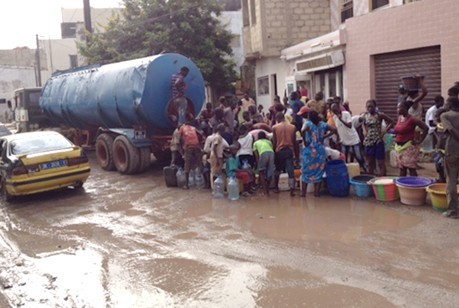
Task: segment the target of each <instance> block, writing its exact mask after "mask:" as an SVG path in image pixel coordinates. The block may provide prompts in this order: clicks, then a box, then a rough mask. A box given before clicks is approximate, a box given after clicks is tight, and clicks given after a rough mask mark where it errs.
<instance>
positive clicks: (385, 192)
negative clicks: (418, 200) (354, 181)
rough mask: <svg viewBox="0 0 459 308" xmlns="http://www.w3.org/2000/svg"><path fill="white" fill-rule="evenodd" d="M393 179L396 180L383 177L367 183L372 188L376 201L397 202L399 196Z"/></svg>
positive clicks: (393, 177)
mask: <svg viewBox="0 0 459 308" xmlns="http://www.w3.org/2000/svg"><path fill="white" fill-rule="evenodd" d="M395 179H397V177H395V176H392V177H391V176H383V177H377V178H374V179H372V180H370V181H368V184H369V185H371V186H372V188H373V192H374V194H375V197H376V200H378V201H386V202H389V201H395V200H398V198H399V194H398V189H397V186H396V185H395V181H394V180H395Z"/></svg>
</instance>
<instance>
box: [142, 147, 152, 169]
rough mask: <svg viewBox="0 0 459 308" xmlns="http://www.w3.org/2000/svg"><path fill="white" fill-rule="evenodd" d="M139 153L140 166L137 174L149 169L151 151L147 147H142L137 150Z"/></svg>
mask: <svg viewBox="0 0 459 308" xmlns="http://www.w3.org/2000/svg"><path fill="white" fill-rule="evenodd" d="M139 153H140V166H139V173H140V172H144V171H145V170H147V169H148V167H150V164H151V150H150V148H149V147H144V148H140V149H139Z"/></svg>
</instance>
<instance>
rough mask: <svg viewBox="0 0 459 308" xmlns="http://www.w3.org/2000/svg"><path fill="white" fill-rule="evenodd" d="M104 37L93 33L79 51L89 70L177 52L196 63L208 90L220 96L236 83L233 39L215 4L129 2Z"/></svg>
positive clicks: (156, 0)
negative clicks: (89, 65)
mask: <svg viewBox="0 0 459 308" xmlns="http://www.w3.org/2000/svg"><path fill="white" fill-rule="evenodd" d="M123 2H124V8H123V9H122V10H121V16H114V17H112V19H111V20H110V22H109V23H108V25H107V26H106V27H105V32H103V33H87V34H86V35H87V36H88V37H87V40H86V43H82V44H79V45H78V48H79V51H80V53H81V54H82V55H83V56H85V57H86V58H87V59H88V62H89V64H94V63H111V62H118V61H124V60H129V59H134V58H138V57H145V56H149V55H154V54H159V53H161V52H176V53H180V54H183V55H185V56H187V57H189V58H190V59H191V60H193V61H194V62H195V63H196V65H197V66H198V67H199V68H200V69H201V72H202V73H203V76H204V79H205V80H206V81H207V83H208V85H210V86H211V87H213V88H214V89H217V90H218V91H222V92H223V91H225V90H228V89H230V88H231V85H232V83H233V82H234V81H235V79H236V73H235V70H234V68H235V64H234V62H233V61H232V60H231V59H230V56H231V54H232V49H231V46H230V43H231V40H232V38H233V36H232V34H231V33H230V32H229V31H227V30H226V29H225V28H224V25H222V24H221V22H220V21H219V19H218V18H217V17H218V16H219V15H220V13H221V9H222V6H221V5H220V4H218V3H217V1H215V0H194V1H189V0H123Z"/></svg>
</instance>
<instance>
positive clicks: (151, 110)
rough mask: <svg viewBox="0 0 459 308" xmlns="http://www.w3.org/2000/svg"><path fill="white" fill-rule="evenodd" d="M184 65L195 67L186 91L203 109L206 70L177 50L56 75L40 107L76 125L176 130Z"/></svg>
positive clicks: (191, 71) (187, 82)
mask: <svg viewBox="0 0 459 308" xmlns="http://www.w3.org/2000/svg"><path fill="white" fill-rule="evenodd" d="M183 66H186V67H188V68H189V70H190V71H189V73H188V75H187V77H186V78H185V82H186V84H187V91H186V93H185V95H186V97H187V98H188V99H189V100H191V101H192V103H193V105H194V109H195V110H196V112H199V111H200V110H201V107H202V105H203V103H204V100H205V84H204V79H203V77H202V74H201V72H200V70H199V68H198V67H197V66H196V65H195V64H194V63H193V62H192V61H191V60H190V59H188V58H187V57H184V56H182V55H179V54H174V53H170V54H160V55H156V56H151V57H146V58H141V59H135V60H129V61H124V62H118V63H113V64H107V65H102V66H99V67H92V68H86V69H79V70H73V71H69V72H65V73H63V74H60V75H57V76H53V77H51V78H50V79H49V80H48V81H47V82H46V84H45V86H44V87H43V91H42V96H41V98H40V107H41V108H42V110H43V112H45V114H46V115H47V116H48V117H49V118H50V119H51V120H53V121H55V122H57V123H59V124H66V125H69V126H71V127H76V128H93V127H105V128H132V127H133V126H138V125H147V126H151V127H154V128H156V129H161V130H170V129H172V126H171V123H170V121H169V119H168V113H167V109H168V106H169V103H170V102H171V100H172V75H173V74H177V73H178V72H179V71H180V68H182V67H183Z"/></svg>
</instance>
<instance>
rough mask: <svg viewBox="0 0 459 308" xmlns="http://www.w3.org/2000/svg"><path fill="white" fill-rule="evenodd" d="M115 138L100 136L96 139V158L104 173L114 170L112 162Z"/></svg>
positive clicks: (106, 135) (107, 135)
mask: <svg viewBox="0 0 459 308" xmlns="http://www.w3.org/2000/svg"><path fill="white" fill-rule="evenodd" d="M114 140H115V138H114V137H113V136H112V135H110V134H100V135H99V136H98V137H97V139H96V158H97V162H98V163H99V165H100V166H101V167H102V169H104V170H106V171H113V170H116V167H115V163H114V161H113V141H114Z"/></svg>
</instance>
